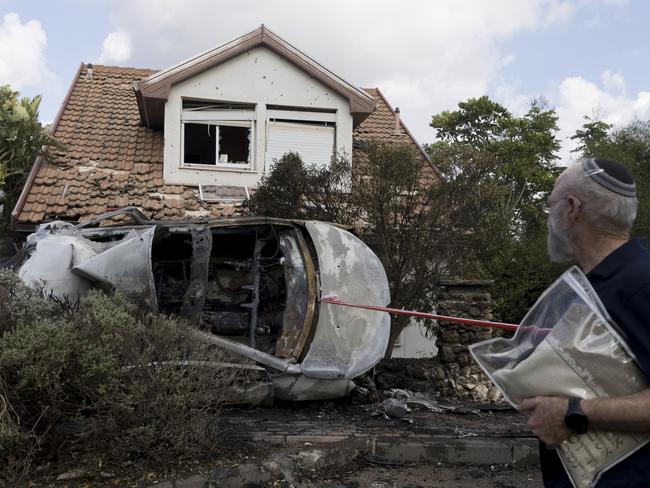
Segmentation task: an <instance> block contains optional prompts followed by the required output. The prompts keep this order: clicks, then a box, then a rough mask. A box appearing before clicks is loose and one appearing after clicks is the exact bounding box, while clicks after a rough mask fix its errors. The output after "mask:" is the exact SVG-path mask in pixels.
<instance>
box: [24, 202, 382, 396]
mask: <svg viewBox="0 0 650 488" xmlns="http://www.w3.org/2000/svg"><path fill="white" fill-rule="evenodd" d="M115 218H118V219H125V218H129V219H131V220H132V221H133V223H132V224H130V225H124V224H123V223H121V224H120V225H110V226H105V225H103V224H104V223H106V222H107V221H110V219H115ZM100 224H102V225H100ZM12 266H13V267H14V269H16V271H17V272H18V274H19V276H20V277H21V278H22V279H23V280H24V281H25V282H26V283H27V284H29V285H30V286H32V287H34V288H38V289H41V290H43V292H44V293H47V294H52V295H55V296H58V297H60V298H65V299H67V300H75V299H77V298H78V296H79V295H80V294H83V293H84V292H85V291H86V290H88V289H90V288H93V287H100V288H104V289H107V290H110V289H115V290H119V291H121V292H122V293H124V294H126V295H127V296H130V297H131V298H133V299H135V300H138V301H141V302H142V303H143V305H144V306H148V307H151V308H152V309H155V310H159V311H160V312H163V313H170V314H177V315H180V316H182V317H185V318H186V319H188V320H189V321H190V322H192V323H193V324H194V325H195V327H196V329H195V330H196V334H198V335H200V336H201V337H202V338H203V339H204V340H206V341H209V342H211V343H213V344H216V345H217V346H219V347H222V348H224V349H227V350H229V351H231V352H235V353H237V354H240V355H242V356H244V357H246V358H249V359H252V360H254V361H256V362H257V363H258V364H260V365H261V366H263V367H264V368H265V369H266V370H267V371H268V372H269V378H270V382H271V383H272V386H273V390H274V392H275V397H276V398H279V399H285V400H316V399H329V398H335V397H339V396H343V395H345V394H347V393H348V392H349V391H350V390H351V389H352V388H353V387H354V383H353V382H352V381H351V380H352V379H353V378H355V377H356V376H358V375H360V374H362V373H364V372H365V371H367V370H369V369H370V368H372V367H373V366H374V365H375V364H376V363H377V362H378V361H379V360H380V359H381V358H382V357H383V355H384V353H385V350H386V346H387V343H388V337H389V329H390V318H389V316H388V314H386V313H383V312H376V311H370V310H361V309H354V308H343V307H337V306H336V305H333V304H327V303H324V302H320V297H321V296H325V295H337V296H340V297H342V298H345V299H346V300H348V301H353V302H357V303H367V304H371V305H378V306H386V305H388V303H389V301H390V298H389V291H388V281H387V279H386V274H385V272H384V269H383V267H382V265H381V263H380V261H379V259H378V258H377V256H375V254H374V253H373V252H372V251H371V250H370V249H369V248H368V247H367V246H366V245H365V244H364V243H363V242H362V241H361V240H359V239H358V238H357V237H355V236H354V235H353V234H351V233H350V232H347V231H346V230H345V229H344V228H342V227H340V226H337V225H333V224H328V223H323V222H315V221H297V220H283V219H273V218H265V217H241V218H233V219H218V220H206V221H201V222H179V221H172V222H156V221H149V220H147V219H146V217H145V216H144V215H143V214H141V213H140V212H139V211H138V210H137V209H134V208H127V209H122V210H119V211H116V212H111V213H109V214H106V215H103V216H100V217H98V218H97V219H95V220H93V221H90V222H85V223H83V224H79V225H72V224H70V223H66V222H52V223H48V224H43V225H41V226H40V227H39V229H38V231H37V232H35V233H34V234H31V235H30V236H29V237H28V238H27V242H26V245H25V247H24V248H23V249H22V250H21V251H20V253H19V254H18V255H17V256H16V257H15V258H14V260H13V263H12Z"/></svg>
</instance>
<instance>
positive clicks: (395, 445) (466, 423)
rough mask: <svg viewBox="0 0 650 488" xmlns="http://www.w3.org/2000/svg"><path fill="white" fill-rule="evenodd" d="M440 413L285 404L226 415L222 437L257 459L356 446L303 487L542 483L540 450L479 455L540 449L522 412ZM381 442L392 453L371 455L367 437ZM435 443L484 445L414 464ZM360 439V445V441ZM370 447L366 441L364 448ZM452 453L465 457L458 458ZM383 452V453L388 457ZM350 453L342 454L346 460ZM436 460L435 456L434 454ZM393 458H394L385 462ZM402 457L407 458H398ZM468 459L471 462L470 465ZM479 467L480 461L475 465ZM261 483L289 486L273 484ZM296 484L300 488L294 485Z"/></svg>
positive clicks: (472, 409) (307, 475) (505, 487)
mask: <svg viewBox="0 0 650 488" xmlns="http://www.w3.org/2000/svg"><path fill="white" fill-rule="evenodd" d="M445 406H446V407H450V408H448V409H445V410H444V411H442V412H431V411H425V410H418V411H414V412H412V413H411V414H409V415H407V416H406V418H405V419H404V420H400V419H393V418H389V419H387V418H385V417H384V416H382V415H375V413H376V411H377V406H376V405H375V406H373V405H346V404H345V403H343V402H339V403H336V402H331V403H311V404H310V403H308V404H298V405H296V404H293V405H279V406H276V407H274V408H272V409H256V410H232V411H229V412H226V413H225V415H224V416H223V418H222V420H221V422H220V426H221V433H222V436H223V437H225V438H228V439H230V440H231V442H235V443H237V444H239V445H241V446H242V447H245V448H247V449H249V453H250V454H251V457H252V458H255V457H257V456H259V455H260V451H262V452H263V453H266V455H267V456H268V453H269V452H279V451H276V450H282V449H284V450H287V451H291V450H292V448H293V452H299V451H301V450H302V451H303V452H312V451H313V450H315V449H316V450H318V449H323V450H325V452H327V449H328V448H329V449H331V450H333V451H337V450H340V449H342V448H343V449H346V448H349V446H350V445H351V444H354V443H355V442H356V443H357V445H358V446H360V447H359V449H358V450H357V451H356V457H354V459H352V458H351V457H350V459H349V460H348V461H347V462H340V461H339V462H334V463H333V465H332V466H328V465H327V462H325V463H324V464H325V465H324V466H323V467H321V468H320V469H314V470H311V469H303V470H302V472H301V473H300V474H301V476H299V481H300V483H301V486H305V487H326V488H365V487H369V488H393V487H395V488H419V487H432V486H433V487H440V488H452V487H460V488H462V487H472V488H483V487H501V488H510V487H512V488H514V487H521V486H531V487H534V486H541V478H540V475H539V467H538V465H537V454H536V449H535V448H534V449H533V453H532V457H533V458H534V459H531V458H530V456H529V457H528V459H526V460H524V461H526V462H521V463H520V464H517V463H514V464H513V463H512V462H509V463H499V462H495V463H491V462H490V455H491V454H494V453H490V452H487V453H485V454H486V457H484V458H481V454H480V442H481V441H485V442H487V443H488V445H486V449H490V448H491V449H493V450H494V446H497V447H499V446H503V445H505V444H507V443H512V442H513V440H514V441H515V442H517V441H518V440H521V441H522V442H523V441H525V442H526V443H527V444H528V445H530V444H531V443H532V444H533V445H534V446H536V441H534V440H533V439H532V436H531V433H530V431H529V429H528V427H527V425H526V421H527V418H526V416H525V415H524V414H521V413H519V412H516V411H514V410H512V409H511V408H509V407H504V406H495V405H478V404H463V405H445ZM373 438H374V439H378V440H379V439H381V440H384V441H386V442H388V445H390V446H392V448H391V449H388V450H385V451H384V452H382V453H379V452H377V453H376V455H373V453H372V452H371V450H370V448H368V447H367V441H368V439H373ZM431 439H438V440H439V441H440V442H442V443H443V444H445V445H451V444H455V445H458V446H462V444H463V443H465V442H479V454H478V456H477V455H476V452H473V453H470V454H469V456H468V455H467V453H465V454H461V453H460V449H462V448H461V447H459V451H452V455H451V456H449V453H448V452H447V453H446V455H447V456H446V458H445V454H444V453H440V455H441V457H440V461H431V460H430V459H421V460H413V459H412V458H413V457H414V456H413V454H415V457H417V456H418V452H419V451H418V452H414V450H415V451H417V449H419V448H420V447H422V445H423V444H427V443H428V441H429V440H431ZM359 441H361V442H359ZM364 442H365V444H364ZM453 452H459V456H458V458H457V459H454V456H453ZM380 454H384V455H383V456H382V455H380ZM346 455H347V454H345V453H344V454H342V456H344V457H345V456H346ZM434 455H435V454H434ZM262 456H264V454H262ZM387 456H388V457H387ZM400 457H401V458H402V459H400ZM462 459H465V460H469V461H472V463H471V464H465V463H463V462H462ZM477 463H479V464H477ZM259 486H269V487H270V486H289V485H288V484H287V485H284V484H278V482H277V481H269V482H267V484H260V485H259ZM296 486H298V485H296Z"/></svg>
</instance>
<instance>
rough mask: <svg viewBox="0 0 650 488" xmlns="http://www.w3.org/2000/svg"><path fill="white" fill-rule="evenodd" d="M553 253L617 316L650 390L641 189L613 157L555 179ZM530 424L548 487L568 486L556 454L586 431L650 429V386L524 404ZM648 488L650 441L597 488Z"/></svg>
mask: <svg viewBox="0 0 650 488" xmlns="http://www.w3.org/2000/svg"><path fill="white" fill-rule="evenodd" d="M549 206H550V209H549V212H550V214H549V220H548V231H549V236H548V248H549V254H550V257H551V259H552V260H553V261H557V262H570V261H573V262H576V263H577V264H578V265H579V266H580V267H581V268H582V270H583V271H584V272H585V273H586V275H587V277H588V279H589V281H590V282H591V284H592V285H593V287H594V289H595V291H596V293H597V294H598V296H599V297H600V299H601V301H602V302H603V304H604V305H605V308H606V309H607V311H608V312H609V314H610V315H611V317H612V319H613V320H614V321H615V322H616V323H617V324H618V325H619V327H620V328H621V329H622V330H623V332H624V333H625V334H626V336H627V342H628V345H629V346H630V348H631V350H632V351H633V352H634V354H635V356H636V359H637V361H638V363H639V366H640V367H641V369H642V370H643V372H644V373H645V374H646V382H647V383H648V385H650V253H649V252H648V249H647V247H646V244H645V240H644V239H630V230H631V228H632V224H633V222H634V219H635V217H636V209H637V200H636V186H635V184H634V181H633V180H632V177H631V176H630V174H629V172H628V171H627V170H626V169H625V167H624V166H622V165H621V164H620V163H618V162H616V161H613V160H611V159H600V158H596V159H585V160H582V161H580V162H579V163H577V164H575V165H572V166H570V167H569V168H567V169H566V170H565V171H564V172H563V173H562V174H561V175H560V176H559V178H558V179H557V181H556V183H555V187H554V189H553V192H552V193H551V197H550V200H549ZM522 407H523V408H524V410H527V411H528V412H529V414H530V419H529V422H528V424H529V425H530V427H531V428H532V431H533V433H534V434H535V435H536V436H537V437H539V439H540V440H541V441H542V447H541V450H540V460H541V465H542V476H543V478H544V484H545V486H547V487H571V486H572V485H571V483H570V481H569V479H568V477H567V476H566V474H565V472H564V469H563V467H562V465H561V463H560V460H559V458H558V456H557V454H556V453H555V451H554V450H553V449H552V448H553V447H554V446H557V445H558V444H560V443H561V442H562V441H564V440H566V439H567V438H568V436H569V434H570V433H571V431H575V432H581V433H582V432H586V431H588V430H589V429H598V430H611V431H628V432H641V431H646V432H650V389H647V390H643V391H641V392H639V393H636V394H634V395H629V396H624V397H615V398H600V399H594V400H583V401H580V400H579V399H575V398H574V399H568V398H557V397H535V398H529V399H526V400H524V401H523V403H522ZM614 486H616V487H637V486H638V487H641V486H644V487H647V486H650V444H647V445H645V446H644V447H642V448H641V449H640V450H639V451H637V452H635V453H634V454H632V455H631V456H629V457H628V458H627V459H625V460H623V461H621V462H620V463H619V464H617V465H616V466H614V467H613V468H612V469H610V470H608V471H607V472H605V474H604V475H603V477H602V478H601V480H600V481H599V483H598V487H599V488H601V487H614Z"/></svg>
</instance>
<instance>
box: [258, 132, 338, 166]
mask: <svg viewBox="0 0 650 488" xmlns="http://www.w3.org/2000/svg"><path fill="white" fill-rule="evenodd" d="M288 152H296V153H298V154H300V157H301V158H302V160H303V162H304V163H305V164H318V165H323V166H327V165H329V164H330V161H331V160H332V155H333V154H334V127H333V126H325V125H315V124H300V123H294V122H274V121H269V122H268V132H267V141H266V168H267V170H270V169H271V168H272V167H273V165H274V164H275V161H276V160H278V161H279V160H280V159H281V158H282V156H284V155H285V154H286V153H288Z"/></svg>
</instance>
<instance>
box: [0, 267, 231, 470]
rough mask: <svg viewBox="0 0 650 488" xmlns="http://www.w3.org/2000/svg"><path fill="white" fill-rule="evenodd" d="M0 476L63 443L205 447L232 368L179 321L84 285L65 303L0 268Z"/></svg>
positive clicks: (148, 451)
mask: <svg viewBox="0 0 650 488" xmlns="http://www.w3.org/2000/svg"><path fill="white" fill-rule="evenodd" d="M0 299H1V304H0V320H1V321H2V322H1V323H2V329H1V330H0V465H5V466H9V469H8V470H7V472H5V473H0V481H1V480H2V478H3V477H4V478H5V480H8V479H12V480H13V482H14V483H15V482H16V480H17V479H18V478H20V477H22V476H24V475H25V474H26V473H27V471H28V470H29V467H30V465H31V464H32V463H33V461H34V460H35V459H38V460H39V461H42V462H45V460H46V459H47V458H51V457H52V456H53V454H54V453H58V455H59V456H61V455H62V453H64V452H66V451H67V450H70V449H79V450H82V451H85V452H96V453H99V455H100V456H101V459H103V460H104V461H106V462H111V461H115V462H117V461H124V460H126V459H140V460H144V461H147V460H157V461H162V462H164V461H167V460H173V459H175V458H176V457H177V456H183V455H192V454H196V453H198V452H202V451H205V450H206V448H208V447H209V446H208V445H206V441H208V440H209V441H212V440H213V439H209V435H208V434H209V433H210V427H211V426H213V425H214V423H215V415H216V413H217V412H218V409H219V407H220V406H221V405H222V403H223V401H224V398H226V396H227V395H226V394H225V393H226V392H227V391H228V389H229V388H230V387H231V386H232V385H233V383H234V382H236V381H238V380H242V378H241V377H240V374H239V373H236V372H235V371H234V370H225V369H223V368H214V367H210V366H208V365H203V366H197V365H196V364H197V363H194V362H190V363H188V362H187V361H184V360H185V359H187V358H188V357H190V355H191V359H192V360H193V361H212V362H214V361H216V360H219V359H220V358H219V357H217V356H216V355H217V352H215V351H213V350H211V349H209V348H208V346H206V345H205V344H202V343H200V342H198V341H197V340H196V339H194V338H193V337H192V336H191V334H190V329H189V328H188V327H187V324H185V323H183V322H182V321H181V320H179V319H175V318H170V317H166V316H162V315H159V314H151V313H149V314H146V313H143V312H141V311H139V310H138V308H137V307H136V306H135V305H134V304H132V303H131V302H129V301H128V300H126V299H125V298H124V297H123V296H121V295H117V294H116V295H110V296H109V295H106V294H104V293H103V292H101V291H91V292H90V293H88V294H87V295H86V296H85V297H83V298H82V299H81V300H80V302H79V303H78V304H77V305H75V306H73V307H71V306H69V304H65V303H61V302H56V301H53V300H51V299H46V298H43V297H41V296H39V295H38V293H36V292H34V291H32V290H30V289H29V288H27V287H26V286H25V285H24V284H23V283H22V282H21V281H20V280H19V279H18V278H17V277H16V275H15V274H13V273H11V272H8V271H4V270H0Z"/></svg>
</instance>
